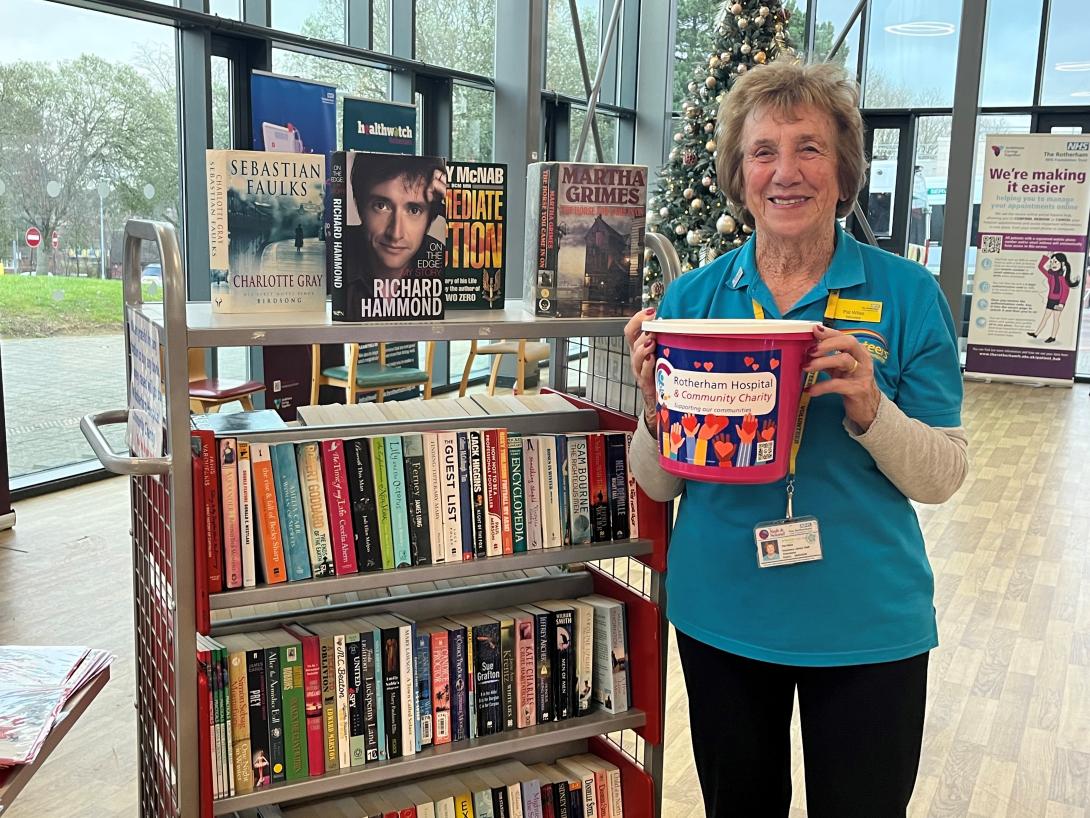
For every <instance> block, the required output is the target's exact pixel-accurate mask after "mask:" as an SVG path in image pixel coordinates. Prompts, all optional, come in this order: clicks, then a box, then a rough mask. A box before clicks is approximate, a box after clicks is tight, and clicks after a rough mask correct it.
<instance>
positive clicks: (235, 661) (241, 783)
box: [213, 634, 254, 795]
mask: <svg viewBox="0 0 1090 818" xmlns="http://www.w3.org/2000/svg"><path fill="white" fill-rule="evenodd" d="M213 641H214V642H215V643H216V644H217V645H219V646H220V648H221V649H223V650H224V651H225V652H226V654H227V683H228V689H229V696H228V709H229V711H230V713H231V741H232V748H231V749H232V752H231V768H232V771H233V777H234V783H235V794H236V795H245V794H246V793H250V792H253V790H254V771H253V767H252V766H251V764H250V758H251V751H250V708H249V699H248V695H249V691H248V688H247V674H246V650H247V648H248V646H247V643H246V642H245V637H240V636H238V635H236V634H232V635H229V636H221V637H218V638H217V639H215V640H213Z"/></svg>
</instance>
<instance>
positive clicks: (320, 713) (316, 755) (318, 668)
mask: <svg viewBox="0 0 1090 818" xmlns="http://www.w3.org/2000/svg"><path fill="white" fill-rule="evenodd" d="M284 630H285V631H287V632H288V633H289V634H291V636H293V637H295V638H296V639H298V640H299V644H300V645H301V647H302V662H303V714H304V719H305V722H306V735H307V740H306V748H307V771H308V773H309V774H310V775H312V776H315V775H322V774H323V773H325V759H326V731H325V711H324V700H323V692H322V649H321V642H320V640H319V639H318V636H317V635H316V634H314V633H313V632H312V631H310V630H309V629H308V628H306V627H305V626H303V625H299V624H291V625H286V626H284Z"/></svg>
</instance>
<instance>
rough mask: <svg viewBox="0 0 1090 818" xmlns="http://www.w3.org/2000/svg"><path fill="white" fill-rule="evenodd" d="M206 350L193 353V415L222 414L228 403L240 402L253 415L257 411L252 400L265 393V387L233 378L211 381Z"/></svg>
mask: <svg viewBox="0 0 1090 818" xmlns="http://www.w3.org/2000/svg"><path fill="white" fill-rule="evenodd" d="M204 354H205V350H204V349H202V348H201V347H190V349H189V411H191V412H197V413H198V414H204V413H205V412H218V411H219V410H220V407H221V406H223V404H225V403H231V402H232V401H236V400H237V401H238V402H239V403H241V404H242V408H243V409H245V410H246V411H247V412H250V411H252V410H253V408H254V403H253V400H252V399H251V397H252V396H253V395H256V394H257V393H258V392H264V391H265V384H263V383H260V382H258V381H239V380H233V379H230V378H209V377H208V372H207V371H206V370H205V367H204V357H205V355H204Z"/></svg>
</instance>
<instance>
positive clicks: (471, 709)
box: [466, 627, 479, 739]
mask: <svg viewBox="0 0 1090 818" xmlns="http://www.w3.org/2000/svg"><path fill="white" fill-rule="evenodd" d="M475 641H476V640H475V636H474V633H473V628H472V627H467V628H466V704H467V708H466V730H467V731H468V736H467V737H468V738H471V739H474V738H477V736H478V735H479V730H478V724H477V663H476V659H475V658H474V653H475V652H476V644H475Z"/></svg>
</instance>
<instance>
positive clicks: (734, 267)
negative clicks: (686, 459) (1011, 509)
mask: <svg viewBox="0 0 1090 818" xmlns="http://www.w3.org/2000/svg"><path fill="white" fill-rule="evenodd" d="M858 101H859V98H858V90H857V88H856V86H855V84H854V83H853V82H851V81H850V80H848V79H847V78H846V77H845V75H844V74H843V73H842V72H841V71H840V70H839V69H838V68H835V67H833V66H830V65H813V66H802V65H793V64H787V63H784V64H772V65H769V66H766V67H762V68H758V69H756V70H754V71H752V72H750V73H748V74H746V75H744V76H743V77H741V78H740V79H739V80H738V81H737V83H736V84H735V86H734V88H733V90H732V91H731V92H730V95H729V96H728V98H727V99H726V100H725V102H724V103H723V105H722V107H721V110H720V112H719V123H718V124H719V128H718V143H717V144H718V153H717V159H716V172H717V175H718V179H719V184H720V187H721V188H722V189H723V191H724V192H725V194H726V195H727V197H728V199H729V200H730V201H731V202H732V205H733V206H734V208H735V210H736V212H737V214H738V215H739V217H740V218H741V219H742V221H743V222H744V223H745V224H748V225H750V226H751V227H752V228H754V234H753V237H752V239H751V240H750V241H749V242H747V243H746V244H744V245H743V246H742V247H740V248H738V249H737V250H734V251H732V252H730V253H727V254H726V255H724V256H722V257H720V258H718V259H716V260H715V261H714V262H712V263H711V264H709V265H708V266H706V267H703V268H701V269H699V270H694V271H693V272H691V273H688V274H686V275H685V276H683V277H681V278H680V279H679V280H677V281H675V282H673V284H672V285H671V286H670V288H669V289H668V290H667V292H666V296H665V297H664V298H663V301H662V304H661V307H660V309H659V312H658V315H657V318H660V319H682V318H686V319H691V318H754V317H768V318H785V319H798V320H805V321H808V322H813V323H814V324H815V325H816V326H815V329H814V344H813V346H812V347H811V349H810V351H809V358H808V363H807V364H806V366H805V369H806V371H807V372H812V373H815V374H816V378H817V380H816V382H815V383H814V384H813V386H811V387H810V388H809V390H808V391H809V396H810V399H811V400H810V404H809V412H808V416H807V419H806V423H805V428H804V435H803V439H802V443H801V448H800V450H799V454H798V460H797V469H796V473H795V477H794V481H793V485H794V502H793V506H794V513H795V515H796V516H799V517H801V516H804V515H806V516H809V515H812V516H813V517H815V518H816V519H817V524H818V525H819V526H820V551H819V552H817V553H810V554H809V555H808V557H807V559H805V560H803V561H795V562H791V561H789V560H787V559H780V560H779V561H775V562H771V563H768V562H767V561H764V560H761V559H759V556H760V554H761V552H760V551H759V550H758V549H759V542H760V541H761V540H762V539H763V538H764V536H767V531H762V527H763V526H762V523H763V522H764V521H769V520H776V519H780V518H783V517H784V510H785V507H786V497H785V495H786V492H787V485H786V481H784V480H781V481H779V482H778V483H773V484H770V485H736V484H724V483H711V482H698V481H695V480H682V479H680V478H678V477H675V476H673V475H671V474H670V473H668V472H666V471H664V470H663V469H662V468H660V466H659V462H658V457H657V455H658V454H659V452H660V451H661V449H660V448H659V446H658V444H657V443H656V434H657V426H658V422H659V417H658V414H657V413H656V410H655V385H654V380H653V369H654V366H655V338H654V337H653V335H651V334H649V333H646V332H643V331H642V324H643V322H644V321H645V320H647V319H648V318H650V317H652V315H651V314H652V311H651V310H648V311H646V312H642V313H639V314H638V315H636V316H635V317H633V319H632V320H631V321H630V322H629V324H628V326H627V327H626V330H625V334H626V337H627V339H628V342H629V344H630V345H631V349H632V367H633V369H634V371H635V373H636V377H637V382H638V383H639V384H640V387H641V389H642V390H643V394H644V398H645V402H646V412H645V417H644V420H643V422H641V423H640V425H639V427H640V428H639V430H638V432H637V434H636V435H635V437H634V439H633V442H632V454H631V458H632V470H633V472H634V474H635V476H636V479H637V480H638V481H639V483H640V486H641V487H642V488H643V489H644V491H645V492H646V493H647V494H648V495H650V496H651V497H653V498H655V499H658V500H664V501H665V500H670V499H672V498H674V497H677V496H678V495H680V496H681V501H680V506H679V508H678V513H677V519H676V522H675V526H674V531H673V536H672V537H671V541H670V556H669V572H668V574H667V598H668V600H669V605H668V614H669V618H670V620H671V622H672V623H673V624H674V626H675V628H676V629H677V641H678V649H679V652H680V655H681V664H682V668H683V669H684V673H685V682H686V687H687V689H688V695H689V713H690V730H691V733H692V742H693V751H694V755H695V758H696V767H697V772H698V775H699V778H700V785H701V789H702V790H703V795H704V801H705V805H706V808H707V814H708V815H709V816H713V817H718V816H726V815H731V816H734V815H738V816H777V815H780V816H786V815H787V814H788V809H789V804H790V801H791V758H790V753H791V740H790V734H789V726H790V723H791V714H792V709H793V701H794V697H795V695H796V693H797V694H798V699H799V710H800V717H801V722H802V744H803V750H804V753H805V770H806V800H807V806H808V814H809V815H810V816H811V817H812V818H814V816H836V818H845V816H868V818H890V816H895V815H904V814H905V809H906V807H907V805H908V801H909V798H910V796H911V794H912V789H913V786H914V784H915V779H916V772H917V767H918V764H919V757H920V744H921V737H922V732H923V722H924V701H925V695H926V682H927V660H928V651H930V650H931V649H932V648H934V647H935V646H936V644H937V641H938V639H937V632H936V625H935V611H934V607H933V601H932V597H933V590H934V581H933V576H932V573H931V568H930V566H929V565H928V561H927V554H926V552H925V549H924V540H923V535H922V533H921V531H920V526H919V523H918V521H917V519H916V515H915V512H914V511H913V509H912V505H911V503H910V502H909V501H910V500H915V501H917V502H921V503H941V502H944V501H945V500H947V499H948V498H949V497H950V496H951V495H952V494H953V493H954V492H955V491H956V490H957V489H958V487H959V486H960V485H961V483H962V480H963V479H964V477H965V473H966V470H967V467H968V460H967V453H966V448H967V446H966V438H965V434H964V432H963V431H962V429H961V399H962V383H961V373H960V368H959V363H958V351H957V345H956V335H955V331H954V326H953V322H952V320H951V316H950V312H949V310H948V308H947V305H946V302H945V301H944V299H943V295H942V293H941V291H940V290H939V288H938V287H937V286H936V284H935V281H934V280H933V279H932V277H931V276H930V274H929V273H928V272H927V270H925V269H924V268H922V267H920V266H918V265H917V264H914V263H911V262H908V261H906V260H904V259H902V258H900V257H898V256H895V255H892V254H890V253H886V252H884V251H882V250H879V249H876V248H874V247H870V246H867V245H862V244H860V243H858V242H857V241H856V240H855V239H854V238H852V237H851V236H850V235H848V234H847V233H846V232H844V230H843V229H842V228H841V227H840V225H839V224H838V223H837V217H838V216H845V215H847V214H848V212H849V211H850V210H851V207H852V202H854V201H855V198H856V196H857V194H858V192H859V189H860V186H861V183H862V180H863V175H864V169H865V167H866V160H865V157H864V155H863V126H862V121H861V119H860V116H859V112H858V110H857V106H858ZM783 437H785V438H786V440H787V441H788V442H789V441H790V434H789V433H787V434H785V435H783ZM815 550H816V549H815ZM780 552H781V553H783V545H782V538H781V543H780ZM762 563H765V564H763V565H762Z"/></svg>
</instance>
